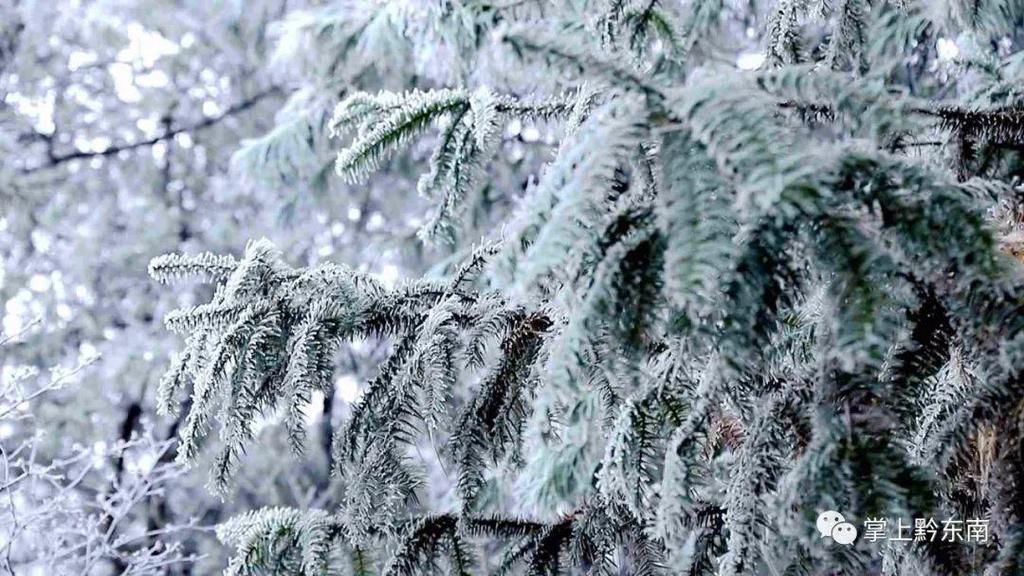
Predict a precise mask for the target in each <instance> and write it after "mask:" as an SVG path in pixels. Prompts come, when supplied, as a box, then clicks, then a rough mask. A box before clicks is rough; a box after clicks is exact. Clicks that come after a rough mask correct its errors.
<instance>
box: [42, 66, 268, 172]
mask: <svg viewBox="0 0 1024 576" xmlns="http://www.w3.org/2000/svg"><path fill="white" fill-rule="evenodd" d="M280 92H281V89H280V88H279V87H277V86H274V87H271V88H268V89H267V90H264V91H263V92H260V93H258V94H255V95H254V96H252V97H250V98H247V99H246V100H243V101H242V102H239V103H238V104H235V105H233V106H231V107H230V108H228V109H227V110H225V111H224V112H223V113H222V114H220V115H219V116H213V117H210V118H204V119H203V120H200V121H199V122H196V123H194V124H189V125H187V126H179V127H178V128H172V129H169V130H167V131H165V132H164V133H162V134H160V135H158V136H154V137H152V138H148V139H146V140H140V141H138V142H130V143H125V144H118V145H116V146H109V147H107V148H105V149H103V150H101V151H98V152H85V151H82V150H76V151H74V152H70V153H68V154H51V155H50V158H49V162H48V163H46V164H43V165H41V166H37V167H35V168H28V169H25V170H22V174H32V173H34V172H39V171H41V170H48V169H50V168H55V167H57V166H60V165H61V164H64V163H66V162H70V161H72V160H81V159H84V158H102V157H106V156H115V155H117V154H120V153H121V152H126V151H129V150H135V149H137V148H145V147H147V146H153V145H155V144H157V143H159V142H163V141H164V140H169V139H171V138H174V137H175V136H177V135H178V134H184V133H191V132H197V131H199V130H203V129H205V128H209V127H211V126H214V125H215V124H218V123H220V122H221V121H223V120H226V119H227V118H230V117H231V116H234V115H236V114H239V113H241V112H244V111H246V110H248V109H250V108H252V107H253V106H255V105H256V104H258V103H259V102H260V101H261V100H263V99H265V98H267V97H270V96H273V95H276V94H279V93H280Z"/></svg>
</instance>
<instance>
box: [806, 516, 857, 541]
mask: <svg viewBox="0 0 1024 576" xmlns="http://www.w3.org/2000/svg"><path fill="white" fill-rule="evenodd" d="M815 526H816V527H817V528H818V532H819V533H820V534H821V537H822V538H825V537H828V538H831V539H832V541H833V542H835V543H836V544H842V545H844V546H849V545H850V544H853V541H854V540H856V539H857V527H856V526H854V525H853V524H851V523H849V522H847V521H846V518H844V517H843V515H842V514H840V513H839V512H836V511H835V510H826V511H824V512H822V513H821V514H818V522H817V523H816V524H815Z"/></svg>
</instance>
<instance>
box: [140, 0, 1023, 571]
mask: <svg viewBox="0 0 1024 576" xmlns="http://www.w3.org/2000/svg"><path fill="white" fill-rule="evenodd" d="M374 6H376V8H373V9H370V8H367V6H365V5H362V4H360V3H358V2H340V3H337V4H332V5H329V6H328V7H325V8H322V9H318V10H316V11H313V12H309V13H304V14H303V15H302V16H301V19H299V20H295V21H294V22H299V23H300V24H301V25H295V26H293V27H292V28H291V29H290V30H291V33H294V34H298V36H297V37H298V38H305V41H304V43H298V44H296V45H302V46H305V47H306V48H307V49H308V50H309V51H310V53H309V54H306V57H307V58H309V59H310V61H311V62H312V65H314V67H315V68H316V70H317V71H318V73H320V74H322V75H323V78H324V83H325V84H328V85H329V81H330V80H331V79H335V80H338V81H351V82H353V83H354V84H355V87H353V86H351V85H346V87H345V90H344V94H343V95H342V97H341V98H340V101H339V102H338V103H337V106H336V108H335V109H334V111H333V115H332V116H331V118H330V120H329V121H327V122H323V123H322V124H324V126H322V128H323V130H325V131H327V133H328V135H329V136H330V137H331V138H332V140H331V141H332V142H333V143H334V146H335V148H336V155H335V157H334V168H335V171H336V173H337V175H336V177H337V178H341V179H343V180H345V181H347V182H351V183H356V185H357V186H358V185H359V183H362V182H366V181H368V180H372V179H374V178H384V177H387V175H388V173H389V172H390V171H393V170H394V171H398V170H400V169H401V168H400V167H398V165H399V164H402V165H403V166H404V165H405V164H403V162H408V161H411V162H413V163H417V162H418V164H416V165H418V166H420V169H419V173H420V174H421V177H420V178H419V185H418V187H417V189H416V190H411V189H410V190H405V191H400V192H399V193H403V194H415V193H417V192H418V193H419V194H421V195H423V196H424V197H426V198H427V199H429V201H430V202H431V204H432V206H433V211H432V213H431V215H430V216H429V218H426V219H425V221H424V223H423V228H422V232H421V236H422V238H423V240H424V241H425V242H427V243H428V244H429V245H432V246H438V248H434V250H436V252H435V253H441V254H444V253H446V252H447V253H448V254H450V255H451V256H450V257H449V258H448V259H447V260H446V261H445V262H444V263H442V265H441V266H440V267H439V268H438V270H440V271H441V274H440V275H438V276H432V277H424V278H420V279H410V280H408V281H406V282H404V283H402V284H399V285H397V286H388V285H386V284H384V283H382V282H380V281H378V280H377V279H375V278H373V277H372V276H370V275H368V274H366V273H364V272H361V271H360V270H358V269H354V268H350V267H348V266H346V265H345V264H344V263H334V262H322V263H319V264H316V265H313V266H308V267H303V266H295V265H293V263H291V262H289V261H288V260H287V259H286V258H285V257H283V255H282V252H281V247H276V246H274V245H272V244H271V243H269V242H268V241H265V240H256V241H253V242H251V243H250V244H249V245H248V246H247V247H246V248H245V250H244V252H241V253H240V254H239V255H238V256H237V257H232V256H226V255H213V254H191V255H168V256H162V257H159V258H156V259H154V260H153V261H152V263H151V266H150V273H151V275H152V276H153V277H154V278H155V279H156V280H158V281H161V282H166V283H170V282H172V281H178V280H179V279H182V278H185V277H196V278H199V279H200V280H203V281H206V282H210V283H212V284H214V285H215V286H216V293H215V295H214V296H213V297H212V299H211V300H210V301H209V302H206V303H203V304H200V305H198V306H195V307H190V308H184V309H181V310H178V311H176V312H174V313H172V314H170V315H168V316H167V318H166V324H167V326H168V328H169V329H170V330H172V331H173V332H175V333H178V334H180V335H181V336H182V337H183V340H184V347H183V348H182V351H181V354H180V356H179V357H178V359H177V361H176V362H175V363H174V364H173V365H172V366H171V367H170V369H169V370H168V372H167V374H166V376H165V378H164V381H163V387H162V395H161V397H162V398H164V399H165V408H166V409H167V410H172V409H173V408H174V407H176V406H177V405H178V404H179V400H180V398H182V397H183V395H190V397H191V402H190V403H189V408H188V413H187V416H186V419H185V423H184V425H183V427H182V430H181V447H180V448H179V451H178V457H179V459H180V460H181V461H183V462H185V463H191V462H193V461H194V460H195V458H196V457H197V455H198V454H200V452H201V451H203V450H204V449H209V450H211V451H213V452H214V453H215V454H216V457H215V460H214V464H213V466H212V469H211V470H210V474H211V485H212V487H213V488H214V489H216V490H218V491H221V492H222V493H223V492H225V491H227V490H228V488H229V487H230V483H231V478H232V474H233V472H234V471H235V470H236V468H237V466H238V464H239V462H240V461H241V460H242V459H243V458H244V453H245V450H246V447H247V446H249V444H250V442H251V440H252V439H253V425H254V423H255V422H256V421H257V420H258V419H259V418H260V417H261V416H268V415H272V414H281V415H282V418H283V420H284V422H285V423H286V428H287V433H288V435H289V439H290V442H291V444H292V446H293V448H295V449H296V450H301V449H302V447H303V443H304V442H303V437H304V428H303V419H302V414H303V407H304V406H305V405H306V404H308V403H309V402H310V398H311V397H312V394H313V393H314V392H315V391H317V390H325V389H328V388H329V387H330V386H332V385H333V378H332V373H333V365H334V354H335V352H336V350H337V349H338V347H339V345H340V343H342V342H345V341H351V340H355V339H373V340H379V341H382V342H385V343H387V345H388V346H389V347H390V348H389V349H390V356H389V358H388V359H387V360H386V361H385V362H384V363H383V364H382V365H381V366H380V367H379V370H378V373H377V376H376V377H375V378H374V379H373V380H372V381H370V382H368V383H367V384H366V386H365V389H364V391H363V395H362V397H361V399H360V400H359V401H358V403H357V404H356V405H355V406H354V408H353V410H352V411H351V414H350V415H348V417H347V418H346V419H345V421H344V422H343V424H342V426H341V428H340V429H339V431H338V432H337V433H336V434H335V437H334V438H333V464H334V468H335V470H334V472H335V475H336V477H337V479H338V482H337V484H338V491H339V497H338V505H337V506H334V507H332V508H330V509H323V510H300V509H282V508H275V509H264V510H258V511H252V512H250V513H249V514H246V515H243V516H240V517H238V518H236V519H234V520H232V521H231V522H229V523H228V524H226V525H224V526H223V527H222V529H221V532H220V534H221V536H222V539H223V540H224V542H225V543H227V544H228V545H230V546H232V547H234V549H235V551H236V556H235V557H234V560H233V561H232V562H231V564H230V566H229V567H228V573H232V574H259V573H282V574H284V573H288V574H326V573H333V572H332V571H339V572H342V573H353V574H377V573H380V574H389V575H408V574H434V573H440V572H441V571H442V570H444V571H450V572H452V573H455V574H477V573H496V574H506V573H508V574H513V573H515V574H584V573H586V574H591V573H593V574H604V573H608V574H613V573H616V574H640V575H645V574H662V573H668V574H693V575H701V574H720V575H722V576H731V575H737V574H835V573H843V574H862V573H872V574H874V573H884V574H894V575H895V574H901V575H902V574H920V575H925V574H950V575H952V574H1021V573H1024V492H1022V483H1021V479H1022V478H1024V444H1022V441H1024V425H1022V420H1021V417H1020V415H1021V411H1022V409H1024V383H1022V380H1021V373H1020V369H1021V367H1022V366H1024V331H1022V329H1024V315H1022V312H1024V310H1022V302H1024V299H1022V298H1024V276H1022V269H1021V267H1020V266H1021V265H1020V262H1019V261H1018V260H1015V259H1014V258H1013V253H1014V252H1015V251H1016V250H1017V249H1018V248H1017V247H1016V246H1017V245H1016V244H1014V242H1015V241H1014V238H1016V237H1018V235H1019V233H1018V232H1017V230H1018V229H1019V227H1020V225H1021V220H1020V215H1021V206H1020V198H1021V192H1020V188H1019V186H1020V174H1021V155H1020V152H1021V150H1022V149H1024V148H1022V146H1024V130H1022V126H1024V108H1022V102H1021V100H1020V99H1021V94H1020V92H1019V90H1018V89H1017V88H1016V87H1017V86H1018V85H1019V84H1020V82H1021V81H1022V80H1024V77H1022V72H1024V68H1022V67H1021V58H1020V54H1021V53H1022V52H1020V48H1021V46H1020V43H1021V34H1020V32H1021V24H1020V23H1021V21H1022V18H1024V6H1022V5H1020V4H1019V3H1016V2H977V3H966V4H964V3H959V2H949V3H940V4H939V5H936V4H934V3H930V2H927V3H926V2H905V3H886V2H882V1H878V2H869V1H856V0H850V1H841V2H818V3H815V2H796V1H789V0H780V1H779V2H777V3H769V4H767V5H763V4H762V3H760V2H755V3H751V4H750V5H749V6H747V5H746V4H744V8H743V10H740V9H739V8H738V7H728V6H725V5H724V3H721V2H715V1H713V0H694V1H692V2H688V3H686V4H684V5H682V6H680V5H677V4H674V3H668V2H658V1H654V2H632V1H623V0H599V1H598V0H595V1H590V0H587V1H584V0H578V1H571V2H565V3H557V4H552V3H545V2H532V1H526V2H508V3H488V2H441V3H438V4H436V5H435V4H430V5H429V7H421V8H420V9H414V8H410V9H408V10H402V9H400V8H397V7H396V6H395V5H391V4H387V3H385V4H383V5H376V4H374ZM374 10H376V11H374ZM737 26H739V27H740V29H741V30H750V31H751V32H748V33H743V34H735V30H736V27H737ZM293 40H294V38H293ZM751 42H757V46H758V49H759V51H760V52H759V53H761V54H763V55H764V57H765V58H764V62H763V64H761V65H760V66H759V67H758V68H757V69H755V70H741V69H737V68H736V67H735V66H733V65H732V60H731V58H733V57H734V56H735V54H736V53H738V52H740V51H742V50H743V49H745V47H746V48H749V47H750V43H751ZM949 44H952V45H953V46H955V47H960V48H959V50H960V54H958V55H956V56H955V57H954V58H952V59H951V58H950V56H949V54H948V49H947V50H946V52H947V53H943V50H941V49H940V48H941V47H942V46H948V45H949ZM396 54H420V55H426V56H427V57H434V58H443V59H447V60H445V61H446V62H449V63H450V66H448V67H447V68H448V70H450V73H448V74H446V75H445V76H446V77H440V78H432V79H428V80H426V81H424V80H422V79H413V80H410V79H408V78H407V77H404V76H402V75H397V76H391V75H389V74H388V70H387V67H388V66H389V63H388V62H386V60H387V58H388V57H390V56H394V55H396ZM723 57H725V58H723ZM723 60H724V61H723ZM325 62H326V64H325ZM396 78H398V79H402V78H405V80H406V82H407V83H406V84H404V85H397V86H396V85H394V82H395V81H396ZM357 88H365V89H364V90H359V89H357ZM313 124H317V123H313ZM527 124H528V125H530V126H541V127H542V128H543V129H544V130H545V131H546V132H547V133H549V134H551V142H552V145H551V155H550V157H549V158H548V161H547V162H546V163H544V165H543V166H542V167H541V168H540V169H539V170H538V171H537V174H536V177H534V178H529V183H528V185H527V186H526V189H525V191H523V192H522V193H521V194H520V191H518V190H500V191H498V193H499V194H502V195H503V197H504V198H506V199H509V198H511V200H508V201H507V202H505V203H504V204H502V205H498V206H494V205H493V204H494V203H493V202H491V201H490V200H489V199H492V198H493V196H491V195H489V194H487V193H485V191H486V190H487V189H488V188H489V187H490V186H491V184H492V183H498V184H499V185H500V184H501V183H505V182H507V180H506V179H502V178H498V177H497V176H496V174H499V173H502V171H504V170H507V169H508V168H507V166H503V165H504V164H506V163H507V162H508V154H507V152H508V150H509V146H510V143H509V141H508V138H507V135H508V134H510V133H511V132H514V130H512V129H511V126H513V125H514V126H518V127H521V126H524V125H527ZM322 137H323V134H317V135H316V136H315V138H316V139H319V138H322ZM317 142H318V145H322V141H320V140H317ZM277 144H279V145H281V146H283V145H284V144H283V143H281V142H278V143H277ZM261 145H265V146H272V145H274V142H272V141H269V140H268V141H264V142H262V143H261ZM424 148H426V149H428V150H429V153H427V154H422V152H423V150H424ZM263 157H264V158H271V157H272V156H271V155H264V156H263ZM273 157H274V158H280V157H281V156H280V155H277V156H273ZM259 164H260V163H259V162H254V163H252V164H251V165H250V167H251V168H252V169H254V170H256V169H259V168H260V165H259ZM278 166H279V165H278ZM510 205H511V206H510ZM480 213H485V214H486V216H485V217H484V220H483V222H484V225H481V220H480V219H479V218H477V217H476V216H474V215H477V214H480ZM487 222H490V223H491V225H490V226H488V225H486V223H487ZM487 228H490V230H487ZM481 232H484V237H483V238H480V239H479V240H477V237H478V236H479V235H480V233H481ZM467 246H473V248H472V249H471V250H470V249H466V247H467ZM214 429H216V430H218V431H219V432H218V434H219V441H213V439H212V437H211V431H212V430H214ZM437 469H439V470H440V471H441V472H440V473H437ZM438 491H441V492H443V493H445V494H446V495H447V496H446V497H444V498H441V499H437V498H426V497H424V496H425V495H428V494H436V493H437V492H438ZM438 502H440V504H439V503H438ZM824 510H840V511H842V512H843V513H844V514H845V515H846V516H847V517H848V518H854V519H858V520H864V519H866V518H869V517H887V518H891V519H893V522H895V519H897V518H900V519H904V520H905V521H907V520H909V519H913V518H936V519H942V518H954V519H961V520H963V519H967V518H978V519H984V520H985V521H987V522H988V526H989V528H990V534H989V538H988V540H987V542H984V543H964V542H955V543H949V542H942V541H938V540H936V541H934V542H933V541H920V542H911V543H906V544H904V543H899V542H868V541H865V540H861V541H859V542H857V544H856V545H855V546H849V547H847V546H841V545H835V544H832V543H831V541H830V540H822V539H821V538H820V536H819V534H818V533H817V530H816V529H815V518H816V516H817V515H818V513H819V512H821V511H824Z"/></svg>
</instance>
